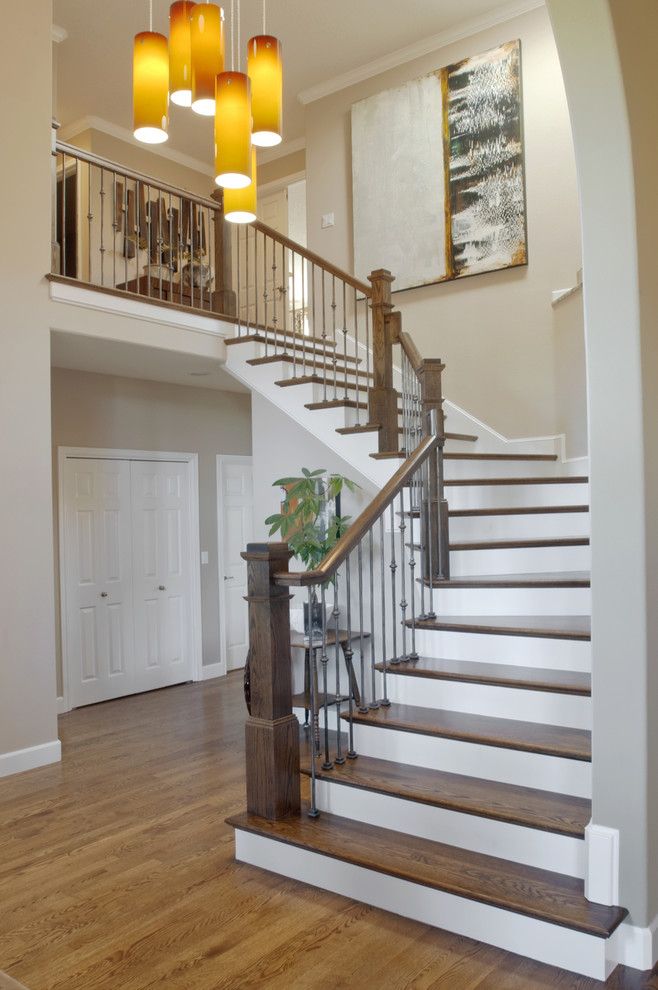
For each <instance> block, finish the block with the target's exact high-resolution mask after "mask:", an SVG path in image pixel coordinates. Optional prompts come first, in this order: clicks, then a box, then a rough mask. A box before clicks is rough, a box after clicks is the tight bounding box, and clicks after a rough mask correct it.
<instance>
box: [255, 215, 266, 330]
mask: <svg viewBox="0 0 658 990" xmlns="http://www.w3.org/2000/svg"><path fill="white" fill-rule="evenodd" d="M258 326H259V324H258V231H257V230H256V229H255V228H254V331H255V332H256V333H258ZM265 338H266V339H265V347H266V348H267V330H266V331H265Z"/></svg>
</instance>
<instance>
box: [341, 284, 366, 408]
mask: <svg viewBox="0 0 658 990" xmlns="http://www.w3.org/2000/svg"><path fill="white" fill-rule="evenodd" d="M354 356H355V358H356V359H357V363H356V364H355V365H354V373H355V377H356V381H357V384H358V381H359V378H358V370H359V365H358V359H359V306H358V301H357V297H356V289H355V290H354ZM345 364H347V361H346V362H345ZM366 385H367V386H369V385H370V379H369V377H368V371H367V369H366ZM367 394H368V393H367V392H366V395H367ZM356 400H357V401H356V425H357V426H360V425H361V419H360V409H359V406H360V405H361V403H360V402H359V393H358V391H357V393H356Z"/></svg>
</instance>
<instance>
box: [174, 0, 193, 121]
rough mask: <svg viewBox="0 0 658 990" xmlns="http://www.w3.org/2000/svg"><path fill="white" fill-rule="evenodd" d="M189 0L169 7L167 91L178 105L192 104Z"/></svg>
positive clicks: (187, 105) (190, 3) (189, 105)
mask: <svg viewBox="0 0 658 990" xmlns="http://www.w3.org/2000/svg"><path fill="white" fill-rule="evenodd" d="M193 7H194V4H193V3H192V2H191V0H176V2H175V3H172V5H171V7H170V8H169V92H170V98H171V102H172V103H175V104H176V105H177V106H179V107H191V106H192V31H191V25H190V17H191V14H192V8H193Z"/></svg>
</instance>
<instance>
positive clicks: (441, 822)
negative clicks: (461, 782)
mask: <svg viewBox="0 0 658 990" xmlns="http://www.w3.org/2000/svg"><path fill="white" fill-rule="evenodd" d="M316 797H317V806H318V808H319V809H320V811H327V812H329V813H331V814H333V815H340V816H341V817H342V818H351V819H353V820H354V821H358V822H365V823H366V824H368V825H376V826H378V827H380V828H388V829H392V830H393V831H396V832H402V833H403V834H404V835H415V836H417V837H418V838H420V839H430V840H431V841H433V842H444V843H447V844H448V845H451V846H457V847H458V848H459V849H470V850H471V851H472V852H477V853H483V854H484V855H486V856H497V857H498V858H500V859H508V860H511V861H512V862H514V863H524V864H525V865H526V866H536V867H537V868H538V869H543V870H552V871H554V872H556V873H566V874H567V875H569V876H573V877H578V878H579V879H583V878H584V876H585V858H586V857H585V840H584V839H577V838H573V837H571V836H565V835H557V834H555V833H553V832H544V831H540V830H539V829H535V828H526V827H524V826H522V825H514V824H510V823H509V822H500V821H496V820H495V819H493V818H483V817H480V816H478V815H467V814H463V813H461V812H458V811H451V810H450V809H447V808H437V807H434V806H432V805H429V804H421V803H419V802H418V801H408V800H405V799H403V798H398V797H394V796H392V795H390V794H379V793H377V792H374V791H365V790H361V789H360V788H358V787H345V786H344V785H342V784H340V783H332V782H331V781H328V780H318V781H317V791H316Z"/></svg>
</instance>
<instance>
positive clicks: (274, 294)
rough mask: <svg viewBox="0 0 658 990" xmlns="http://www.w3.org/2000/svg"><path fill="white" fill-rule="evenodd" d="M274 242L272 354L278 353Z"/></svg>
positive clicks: (273, 252)
mask: <svg viewBox="0 0 658 990" xmlns="http://www.w3.org/2000/svg"><path fill="white" fill-rule="evenodd" d="M276 311H277V307H276V241H275V240H274V239H272V325H273V326H274V353H275V354H276V353H278V341H277V329H278V328H277V318H276Z"/></svg>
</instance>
